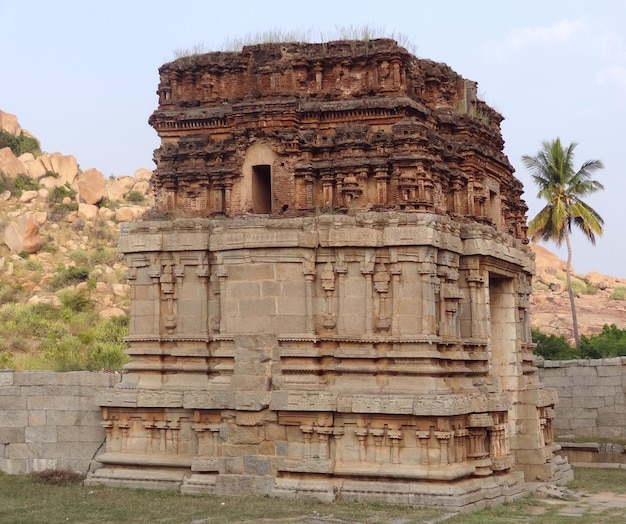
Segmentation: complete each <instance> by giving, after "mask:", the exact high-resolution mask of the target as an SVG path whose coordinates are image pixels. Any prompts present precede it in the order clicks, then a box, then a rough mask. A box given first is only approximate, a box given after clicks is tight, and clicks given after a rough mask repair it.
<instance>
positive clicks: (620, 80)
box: [596, 65, 626, 87]
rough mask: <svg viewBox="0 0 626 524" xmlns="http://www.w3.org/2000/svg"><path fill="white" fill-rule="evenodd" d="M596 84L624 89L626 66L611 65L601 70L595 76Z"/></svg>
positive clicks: (625, 85)
mask: <svg viewBox="0 0 626 524" xmlns="http://www.w3.org/2000/svg"><path fill="white" fill-rule="evenodd" d="M596 78H597V80H598V84H600V85H607V84H608V85H615V86H618V87H626V66H623V65H611V66H607V67H605V68H603V69H601V70H600V71H599V72H598V74H597V75H596Z"/></svg>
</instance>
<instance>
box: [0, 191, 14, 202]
mask: <svg viewBox="0 0 626 524" xmlns="http://www.w3.org/2000/svg"><path fill="white" fill-rule="evenodd" d="M7 200H11V191H9V190H8V189H6V190H4V191H3V192H2V193H0V202H6V201H7Z"/></svg>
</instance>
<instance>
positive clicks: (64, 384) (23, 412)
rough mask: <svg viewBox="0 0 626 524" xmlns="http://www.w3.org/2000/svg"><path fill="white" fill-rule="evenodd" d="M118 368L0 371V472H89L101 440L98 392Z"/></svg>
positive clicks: (110, 384)
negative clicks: (93, 371)
mask: <svg viewBox="0 0 626 524" xmlns="http://www.w3.org/2000/svg"><path fill="white" fill-rule="evenodd" d="M120 377H121V375H120V374H119V373H91V372H88V371H77V372H68V373H55V372H52V371H25V372H19V373H18V372H14V371H10V370H0V471H4V472H5V473H29V472H31V471H42V470H44V469H47V468H59V469H61V468H70V469H72V470H74V471H77V472H80V473H83V474H85V473H87V472H88V471H89V468H90V467H91V466H92V464H93V465H95V464H97V463H96V462H93V457H94V456H95V455H96V453H97V452H98V449H99V448H100V447H101V446H102V445H103V444H104V428H103V427H102V426H101V424H100V421H101V420H102V415H101V411H100V407H99V405H98V404H97V403H96V395H98V394H99V393H101V392H103V390H106V389H109V388H112V387H114V386H115V384H117V383H118V382H119V381H120Z"/></svg>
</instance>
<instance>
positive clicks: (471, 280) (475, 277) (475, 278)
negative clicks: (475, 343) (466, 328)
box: [466, 269, 486, 339]
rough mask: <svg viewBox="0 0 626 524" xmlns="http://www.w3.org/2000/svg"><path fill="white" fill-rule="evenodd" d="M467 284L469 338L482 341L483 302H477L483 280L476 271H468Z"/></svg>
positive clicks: (483, 335)
mask: <svg viewBox="0 0 626 524" xmlns="http://www.w3.org/2000/svg"><path fill="white" fill-rule="evenodd" d="M466 280H467V284H468V285H469V291H470V316H471V320H470V325H471V337H472V338H474V339H484V338H485V333H486V329H485V326H484V320H483V315H482V306H483V304H484V303H483V301H482V300H480V301H479V300H478V295H479V292H480V291H482V287H483V285H484V284H485V279H484V278H483V277H482V276H481V275H480V272H479V271H478V269H470V270H469V274H468V275H467V279H466Z"/></svg>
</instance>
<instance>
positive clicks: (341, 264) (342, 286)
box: [335, 255, 348, 335]
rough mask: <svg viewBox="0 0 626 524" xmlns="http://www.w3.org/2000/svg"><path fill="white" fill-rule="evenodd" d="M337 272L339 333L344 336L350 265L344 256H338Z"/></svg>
mask: <svg viewBox="0 0 626 524" xmlns="http://www.w3.org/2000/svg"><path fill="white" fill-rule="evenodd" d="M335 272H336V273H337V300H338V302H339V304H338V312H337V332H338V333H339V334H340V335H343V334H344V333H345V332H346V328H345V326H346V318H345V315H346V311H345V302H346V274H347V273H348V264H347V263H346V261H345V259H344V258H343V256H342V255H337V260H336V262H335Z"/></svg>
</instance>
